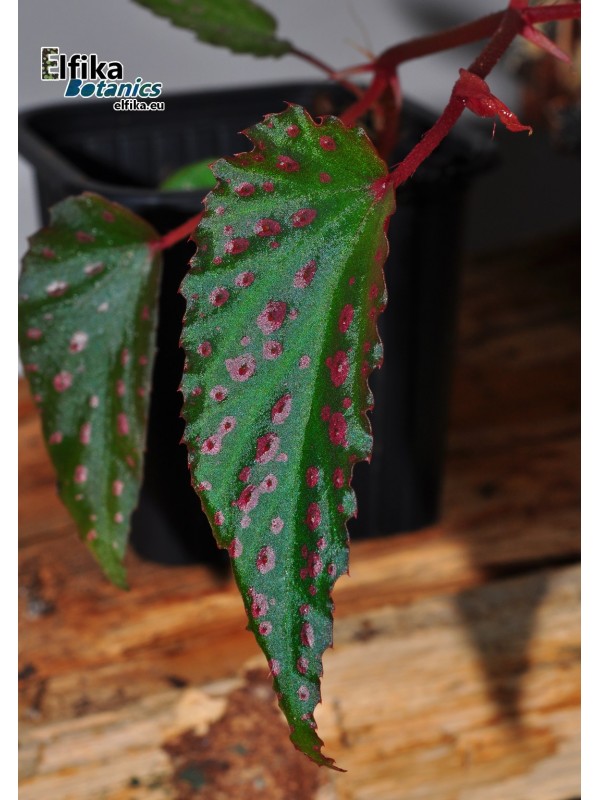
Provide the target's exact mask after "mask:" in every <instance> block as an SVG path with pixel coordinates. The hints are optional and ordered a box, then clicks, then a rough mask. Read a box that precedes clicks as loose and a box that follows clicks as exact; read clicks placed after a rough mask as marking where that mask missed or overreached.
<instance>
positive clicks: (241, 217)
mask: <svg viewBox="0 0 600 800" xmlns="http://www.w3.org/2000/svg"><path fill="white" fill-rule="evenodd" d="M246 134H247V136H248V137H249V139H250V140H251V141H252V143H253V144H254V149H253V150H252V151H251V152H249V153H243V154H241V155H238V156H235V157H234V158H230V159H225V160H221V161H218V162H217V163H216V164H215V166H214V172H215V174H216V176H217V178H218V179H219V183H218V185H217V187H216V188H215V189H214V191H213V192H211V194H210V195H209V196H208V198H207V201H206V212H205V216H204V218H203V220H202V222H201V223H200V225H199V227H198V230H197V234H196V241H197V244H198V251H197V255H196V256H195V257H194V259H193V261H192V265H191V270H190V272H189V273H188V275H187V276H186V278H185V280H184V282H183V286H182V291H183V294H184V295H185V298H186V300H187V310H186V315H185V320H184V332H183V340H182V344H183V347H184V349H185V353H186V366H185V371H184V376H183V382H182V391H183V396H184V407H183V415H184V417H185V420H186V423H187V424H186V430H185V439H186V442H187V446H188V449H189V462H190V469H191V472H192V479H193V484H194V487H195V488H196V490H197V491H198V493H199V495H200V497H201V499H202V502H203V505H204V508H205V510H206V512H207V514H208V516H209V519H210V521H211V524H212V526H213V530H214V532H215V535H216V538H217V541H218V542H219V544H220V545H221V546H222V547H227V548H228V550H229V553H230V555H231V557H232V565H233V571H234V574H235V578H236V580H237V583H238V586H239V588H240V591H241V594H242V597H243V600H244V603H245V607H246V610H247V612H248V618H249V627H250V629H251V630H252V631H253V633H254V634H255V636H256V638H257V640H258V642H259V644H260V646H261V648H262V649H263V651H264V652H265V654H266V656H267V658H268V660H269V665H270V669H271V673H272V675H273V678H274V684H275V688H276V691H277V693H278V696H279V700H280V705H281V707H282V709H283V711H284V713H285V715H286V717H287V719H288V721H289V724H290V727H291V730H292V734H291V738H292V741H293V742H294V744H295V745H296V746H297V747H298V748H299V749H301V750H302V751H303V752H305V753H306V754H307V755H308V756H309V757H310V758H312V759H313V760H314V761H316V762H317V763H318V764H327V765H329V766H332V765H333V761H332V760H331V759H329V758H326V757H325V756H324V755H323V754H322V752H321V746H322V744H323V743H322V741H321V740H320V738H319V737H318V735H317V733H316V731H315V727H316V725H315V720H314V716H313V712H314V708H315V706H316V705H317V703H318V702H319V701H320V676H321V674H322V654H323V651H324V650H325V649H326V648H327V647H329V646H330V645H331V643H332V609H333V604H332V602H331V598H330V593H331V589H332V586H333V583H334V582H335V580H336V577H337V576H339V575H340V574H342V573H345V572H346V571H347V567H348V541H347V540H348V536H347V531H346V522H347V520H348V518H349V516H350V515H352V514H354V513H355V497H354V492H353V490H352V489H351V488H350V478H351V472H352V465H353V464H354V463H355V462H356V461H359V460H361V459H365V458H368V457H369V454H370V452H371V431H370V425H369V421H368V419H367V416H366V411H367V409H368V408H369V407H370V406H371V404H372V397H371V393H370V391H369V388H368V385H367V377H368V375H369V373H370V372H371V370H372V368H373V367H375V366H377V365H378V364H379V363H380V361H381V357H382V353H381V344H380V341H379V338H378V334H377V329H376V319H377V316H378V314H379V313H380V311H381V310H382V308H383V306H384V304H385V301H386V294H385V286H384V279H383V264H384V261H385V258H386V255H387V241H386V237H385V226H386V221H387V218H388V216H389V215H390V213H391V212H392V211H393V208H394V194H393V190H392V189H391V187H389V186H388V184H387V181H386V168H385V165H384V164H383V163H382V161H381V160H380V159H379V157H378V156H377V154H376V152H375V150H374V149H373V147H372V145H371V143H370V142H369V140H368V138H367V136H366V135H365V133H364V132H363V131H361V130H349V129H347V128H346V127H345V126H344V125H342V123H341V122H340V121H339V120H337V119H335V118H332V117H331V118H327V119H326V120H325V121H323V122H322V124H320V125H317V124H316V123H315V122H314V121H313V120H312V119H311V118H310V116H309V115H308V114H307V113H306V112H305V111H304V110H303V109H302V108H300V107H298V106H290V107H289V108H288V110H286V111H284V112H283V113H281V114H276V115H272V116H268V117H266V118H265V120H264V122H262V123H260V124H258V125H256V126H255V127H253V128H251V129H250V130H249V131H247V132H246Z"/></svg>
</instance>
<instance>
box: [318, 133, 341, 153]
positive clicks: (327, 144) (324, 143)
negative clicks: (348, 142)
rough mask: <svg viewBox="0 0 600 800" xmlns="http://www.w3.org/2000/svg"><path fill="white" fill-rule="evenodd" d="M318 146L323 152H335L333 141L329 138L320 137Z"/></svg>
mask: <svg viewBox="0 0 600 800" xmlns="http://www.w3.org/2000/svg"><path fill="white" fill-rule="evenodd" d="M319 144H320V145H321V147H322V148H323V150H335V149H336V147H337V145H336V143H335V141H334V140H333V139H332V138H331V136H321V138H320V139H319Z"/></svg>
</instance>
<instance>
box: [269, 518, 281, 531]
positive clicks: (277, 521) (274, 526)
mask: <svg viewBox="0 0 600 800" xmlns="http://www.w3.org/2000/svg"><path fill="white" fill-rule="evenodd" d="M283 525H284V522H283V520H282V519H281V517H275V518H274V519H272V520H271V531H272V533H281V531H282V530H283Z"/></svg>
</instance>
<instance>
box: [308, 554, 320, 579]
mask: <svg viewBox="0 0 600 800" xmlns="http://www.w3.org/2000/svg"><path fill="white" fill-rule="evenodd" d="M322 571H323V562H322V561H321V556H320V555H319V554H318V553H309V554H308V574H309V575H310V577H311V578H316V577H317V575H320V574H321V572H322Z"/></svg>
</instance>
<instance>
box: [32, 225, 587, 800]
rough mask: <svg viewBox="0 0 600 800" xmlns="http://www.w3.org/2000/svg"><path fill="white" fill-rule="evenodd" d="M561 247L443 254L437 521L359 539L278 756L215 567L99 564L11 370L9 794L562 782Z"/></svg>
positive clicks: (566, 471)
mask: <svg viewBox="0 0 600 800" xmlns="http://www.w3.org/2000/svg"><path fill="white" fill-rule="evenodd" d="M577 275H578V262H577V253H576V248H575V242H574V240H573V239H570V238H566V239H560V240H557V241H555V242H551V243H549V244H547V245H545V246H544V247H532V248H526V249H521V250H520V251H519V252H516V253H505V254H500V255H498V256H495V257H494V258H486V259H480V260H478V261H475V262H473V263H471V264H469V265H468V266H467V269H466V270H465V275H464V285H463V304H462V311H461V319H460V335H459V346H458V353H457V368H456V376H455V386H454V396H453V405H452V419H451V427H450V441H449V456H448V466H447V479H446V489H445V501H444V516H443V523H442V524H441V525H440V526H438V527H436V528H434V529H430V530H428V531H424V532H420V533H416V534H411V535H409V536H394V537H389V538H386V539H380V540H373V541H369V542H361V543H356V544H355V545H354V546H353V551H352V556H351V577H350V578H348V577H344V578H342V579H341V580H340V581H339V583H338V584H337V586H336V589H335V594H334V599H335V602H336V625H335V647H334V648H333V650H330V651H328V652H327V653H326V655H325V659H324V663H325V678H324V681H323V696H324V703H323V705H322V706H320V707H319V709H318V714H317V719H318V722H319V731H320V733H321V735H322V736H323V737H324V738H325V740H326V741H327V745H328V747H327V752H328V753H329V754H330V755H333V756H335V757H336V759H337V760H338V762H339V763H340V764H341V766H343V767H345V768H347V769H348V770H349V771H348V773H346V774H334V773H331V772H329V771H327V770H319V769H318V768H316V767H313V765H312V764H310V763H309V762H307V761H306V759H304V758H303V757H302V756H300V755H299V754H298V753H296V752H295V751H294V749H293V747H292V746H291V744H290V743H289V741H288V738H287V732H286V726H285V724H284V722H283V719H282V717H281V715H280V713H279V711H278V710H277V708H276V706H275V704H274V702H273V700H272V697H271V691H270V683H269V680H268V678H267V675H266V672H267V670H266V667H265V666H264V664H263V662H262V656H260V654H257V648H256V645H255V644H254V642H253V639H252V637H251V635H250V634H249V633H247V632H246V631H245V620H244V614H243V609H242V604H241V600H240V599H239V597H238V595H237V593H236V591H235V590H234V587H233V586H232V583H231V581H230V580H229V578H228V576H218V575H215V574H214V573H212V572H211V571H210V570H208V569H206V568H203V567H200V566H193V567H185V568H166V567H160V566H157V565H154V564H149V563H146V562H143V561H141V560H140V559H139V558H137V557H136V556H135V555H134V554H130V555H129V556H128V568H129V576H130V582H131V585H132V589H131V591H129V592H127V593H122V592H119V591H118V590H117V589H114V588H113V587H111V586H109V585H108V584H107V583H106V582H105V581H103V580H102V578H101V576H100V575H99V573H98V570H97V568H96V567H95V565H94V563H93V562H92V559H91V558H90V557H89V556H88V554H87V552H86V551H85V550H84V548H83V547H82V546H81V545H79V543H78V542H77V541H76V537H75V533H74V528H73V526H72V525H71V523H70V521H69V518H68V516H67V514H66V511H65V510H64V509H63V507H62V506H61V504H60V503H59V501H58V499H57V498H56V495H55V492H54V482H53V477H52V471H51V469H50V466H49V462H48V459H47V456H46V454H45V451H44V449H43V446H42V444H41V440H40V429H39V422H38V420H37V418H36V416H35V413H34V410H33V407H32V403H31V400H30V398H29V395H28V393H27V390H26V388H25V386H21V387H20V404H19V405H20V426H19V435H20V454H21V455H20V464H19V476H20V500H21V502H20V542H21V547H20V625H21V658H20V664H19V669H20V673H19V678H20V679H19V686H20V713H21V724H20V746H21V759H20V771H21V798H22V800H71V799H72V800H100V799H101V798H103V799H104V800H166V798H172V799H173V800H194V799H195V798H202V800H203V799H204V798H210V800H221V798H228V800H230V799H232V800H236V799H237V798H244V800H253V798H255V797H256V798H258V797H260V798H261V799H262V800H279V798H281V799H282V800H284V799H285V800H296V799H297V800H300V799H302V800H304V798H306V800H421V798H422V799H423V800H572V798H575V797H577V796H578V792H579V766H578V756H579V747H578V736H579V728H578V707H579V567H578V563H577V562H578V550H579V497H578V491H579V488H578V487H579V474H578V469H579V438H578V430H579V428H578V426H579V420H578V407H579V398H578V386H579V373H578V370H579V342H578V316H577V302H576V301H577V297H578V289H577Z"/></svg>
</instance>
